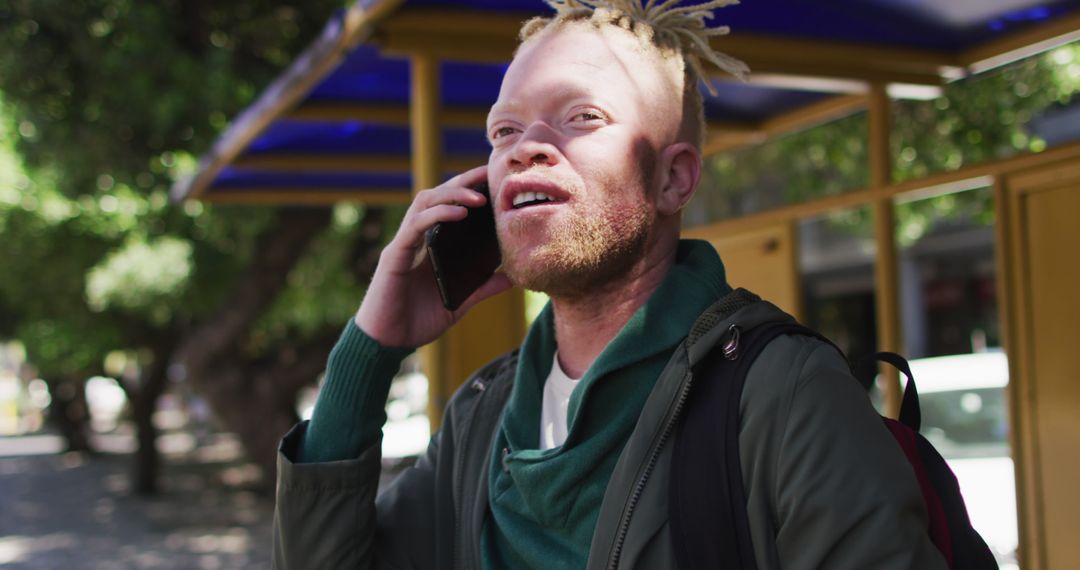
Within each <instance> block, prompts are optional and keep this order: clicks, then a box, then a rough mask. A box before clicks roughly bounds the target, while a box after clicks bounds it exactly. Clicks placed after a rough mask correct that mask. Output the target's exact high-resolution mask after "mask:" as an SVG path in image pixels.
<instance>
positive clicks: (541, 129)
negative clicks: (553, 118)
mask: <svg viewBox="0 0 1080 570" xmlns="http://www.w3.org/2000/svg"><path fill="white" fill-rule="evenodd" d="M555 136H556V134H555V133H554V132H553V131H552V129H551V127H549V126H547V125H546V124H544V123H542V122H539V121H537V122H535V123H533V124H532V125H529V127H528V128H527V129H525V132H523V133H521V136H520V137H518V140H517V141H515V143H514V149H513V151H512V152H510V153H509V156H508V161H509V166H510V170H512V171H513V170H525V169H529V168H532V167H534V166H554V165H555V164H556V163H558V156H559V151H558V147H556V146H555Z"/></svg>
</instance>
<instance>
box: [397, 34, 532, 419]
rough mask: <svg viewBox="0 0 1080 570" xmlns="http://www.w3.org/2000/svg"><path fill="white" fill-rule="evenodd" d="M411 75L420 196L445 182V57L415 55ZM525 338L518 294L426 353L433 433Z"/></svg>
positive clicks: (503, 297) (474, 314) (479, 311)
mask: <svg viewBox="0 0 1080 570" xmlns="http://www.w3.org/2000/svg"><path fill="white" fill-rule="evenodd" d="M411 73H412V77H411V79H412V84H411V88H412V93H411V97H412V99H411V101H410V108H409V113H410V120H411V121H410V124H411V129H412V177H413V190H414V192H418V191H420V190H423V189H426V188H434V187H435V186H438V185H439V183H440V182H442V172H443V169H442V164H443V153H442V150H443V149H442V133H441V128H440V127H441V121H440V109H439V100H440V93H439V58H437V57H435V56H433V55H431V54H427V53H423V54H414V55H413V56H412V66H411ZM477 166H479V164H478V165H477ZM524 334H525V301H524V297H523V295H522V292H521V291H520V290H517V289H515V290H511V291H508V292H506V293H502V294H500V295H498V296H496V297H493V298H491V299H488V300H487V301H484V302H483V303H481V304H480V305H478V306H476V307H473V309H472V310H471V311H470V312H469V314H468V315H466V316H465V318H463V319H462V320H461V321H460V322H458V323H457V324H456V325H454V326H453V328H451V329H450V330H449V331H447V332H446V334H444V335H443V336H442V338H440V339H439V340H438V341H436V342H434V343H432V344H430V345H428V346H426V347H424V348H423V350H422V359H423V363H424V372H425V374H427V377H428V382H429V384H428V417H429V418H431V426H432V430H436V429H438V428H439V425H440V424H441V423H442V413H443V408H444V407H445V406H446V403H447V402H449V401H450V397H451V396H452V395H453V393H454V391H455V390H456V389H457V387H458V386H459V385H460V384H461V383H462V382H463V381H464V380H465V378H467V377H468V375H469V374H470V373H472V372H473V371H475V370H476V369H477V368H479V367H480V366H482V365H483V364H484V363H486V362H488V361H489V360H491V359H493V358H495V357H496V356H498V355H499V354H502V353H504V352H506V351H508V350H511V349H513V348H515V347H517V346H518V345H519V344H520V343H521V339H522V337H523V336H524Z"/></svg>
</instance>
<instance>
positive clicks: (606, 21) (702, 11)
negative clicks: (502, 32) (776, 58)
mask: <svg viewBox="0 0 1080 570" xmlns="http://www.w3.org/2000/svg"><path fill="white" fill-rule="evenodd" d="M545 2H547V4H548V5H549V6H551V7H552V8H553V9H554V10H555V15H554V16H552V17H546V18H545V17H536V18H533V19H531V20H529V21H527V22H525V24H524V25H523V26H522V27H521V32H520V34H519V35H520V39H521V41H522V43H524V42H525V41H526V40H528V39H529V38H532V37H533V36H535V35H537V34H538V33H539V32H541V31H543V30H548V29H553V28H555V27H557V26H561V25H563V24H566V23H571V22H582V23H589V24H592V25H593V27H595V28H597V29H600V28H601V27H602V26H606V25H610V26H615V27H618V28H621V29H623V30H626V31H628V32H630V33H631V34H633V35H634V36H636V37H637V38H638V39H639V40H640V41H641V45H643V46H651V47H652V48H654V49H655V50H656V51H657V53H658V54H659V55H660V56H661V57H662V58H663V59H665V60H672V59H677V60H678V61H679V63H680V64H681V66H682V70H683V74H684V81H683V117H684V120H683V127H682V128H681V129H680V131H681V134H682V136H683V138H684V139H685V140H689V141H690V142H693V143H694V144H696V145H697V146H698V148H701V146H702V144H703V142H704V136H705V116H704V104H703V101H702V97H701V93H700V92H699V91H698V89H697V85H698V82H699V81H700V82H702V83H704V84H705V87H706V89H708V90H709V93H711V94H713V95H716V88H715V87H714V86H713V84H712V83H711V82H710V81H708V80H707V79H706V78H707V75H706V73H705V69H704V66H703V64H702V60H704V61H707V62H709V63H711V64H713V65H715V66H716V67H717V68H719V69H721V70H723V71H726V72H727V73H730V74H731V75H734V76H735V77H738V78H739V79H741V80H743V81H745V80H746V78H747V76H748V75H749V73H750V69H749V68H748V67H747V66H746V64H745V63H743V62H741V61H739V60H737V59H735V58H733V57H731V56H729V55H726V54H723V53H720V52H718V51H716V50H714V49H713V48H712V46H710V45H709V40H710V38H713V37H716V36H723V35H726V34H728V33H729V32H730V31H731V30H730V28H729V27H728V26H717V27H713V28H710V27H708V26H707V25H706V21H707V20H710V19H712V17H713V12H712V10H713V9H714V8H723V7H725V6H729V5H732V4H738V3H739V2H738V0H712V1H710V2H703V3H700V4H695V5H692V6H678V4H679V0H647V1H646V0H545Z"/></svg>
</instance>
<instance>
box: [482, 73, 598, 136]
mask: <svg viewBox="0 0 1080 570" xmlns="http://www.w3.org/2000/svg"><path fill="white" fill-rule="evenodd" d="M546 91H547V92H548V93H549V95H548V97H547V98H546V99H545V105H551V104H552V102H555V103H562V102H564V101H568V100H570V99H576V98H591V96H590V94H589V92H588V90H586V89H584V88H582V87H580V86H578V85H574V84H572V83H570V84H568V83H562V84H560V85H558V86H556V87H553V88H551V89H549V90H546ZM522 111H524V105H522V104H521V103H520V102H518V101H506V102H502V103H499V102H496V103H495V104H494V105H492V106H491V110H490V111H488V116H487V126H488V127H490V126H491V120H492V117H494V116H495V115H497V114H510V115H513V114H521V113H522Z"/></svg>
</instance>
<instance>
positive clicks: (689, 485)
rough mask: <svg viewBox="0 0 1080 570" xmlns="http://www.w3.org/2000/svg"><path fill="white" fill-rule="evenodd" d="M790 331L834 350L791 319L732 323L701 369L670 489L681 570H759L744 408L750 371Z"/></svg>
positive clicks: (679, 430)
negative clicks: (746, 325)
mask: <svg viewBox="0 0 1080 570" xmlns="http://www.w3.org/2000/svg"><path fill="white" fill-rule="evenodd" d="M785 334H797V335H805V336H812V337H814V338H819V339H821V340H823V341H825V342H827V343H829V344H830V345H832V343H831V342H829V340H828V339H826V338H824V337H823V336H821V335H820V334H818V333H817V332H815V331H813V330H810V329H808V328H806V327H804V326H802V325H799V324H798V323H796V322H795V321H792V320H783V321H769V322H765V323H762V324H760V325H758V326H756V327H754V328H752V329H750V330H747V331H743V330H741V329H740V328H739V327H738V326H737V325H732V326H731V327H730V328H729V330H728V332H727V333H726V335H725V337H724V338H723V339H722V340H721V342H720V343H719V344H718V346H717V348H716V349H714V350H713V351H712V352H711V353H710V355H709V356H708V357H706V358H705V359H704V360H703V361H702V362H701V364H700V365H699V366H698V367H697V370H696V371H695V374H694V384H693V385H692V386H691V388H690V398H689V400H688V401H687V405H686V408H685V409H684V410H683V417H682V419H681V420H680V422H679V425H678V427H677V431H676V436H675V442H674V449H673V451H672V453H673V456H672V464H671V477H670V487H669V508H670V513H669V514H670V525H671V536H672V540H673V541H674V546H675V548H674V550H675V558H676V561H677V563H678V568H679V569H680V570H706V569H708V570H712V569H715V568H724V569H733V570H740V569H742V570H754V569H756V568H757V562H756V559H755V557H754V548H753V542H752V540H751V536H750V521H749V518H748V516H747V513H746V491H745V488H744V485H743V479H742V464H741V462H740V460H739V403H740V400H741V398H742V390H743V385H744V384H745V382H746V375H747V373H748V372H749V371H750V366H751V365H752V364H753V363H754V360H755V359H756V358H757V356H758V355H759V354H760V353H761V351H762V350H764V348H765V347H766V346H767V345H768V344H769V343H770V342H771V341H772V340H773V339H775V338H776V337H778V336H780V335H785ZM833 346H835V345H833ZM837 350H839V349H837Z"/></svg>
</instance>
